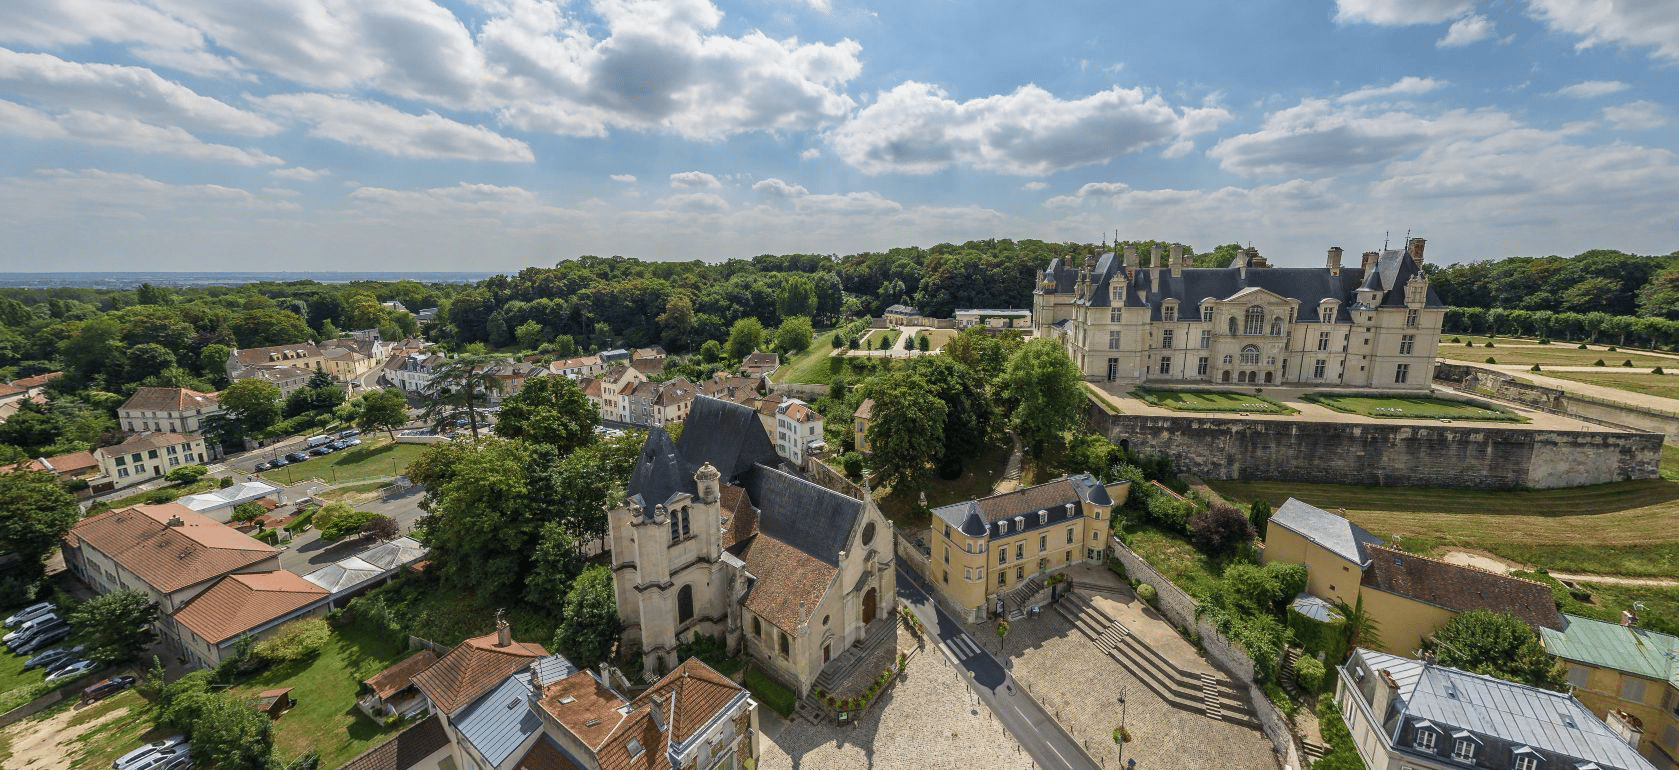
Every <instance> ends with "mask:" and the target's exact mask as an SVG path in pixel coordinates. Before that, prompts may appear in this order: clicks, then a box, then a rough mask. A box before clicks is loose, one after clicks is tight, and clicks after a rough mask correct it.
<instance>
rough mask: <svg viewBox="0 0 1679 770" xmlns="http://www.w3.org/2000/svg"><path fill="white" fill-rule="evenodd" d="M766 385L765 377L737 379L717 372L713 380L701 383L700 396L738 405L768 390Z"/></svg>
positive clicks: (712, 376) (712, 377) (725, 373)
mask: <svg viewBox="0 0 1679 770" xmlns="http://www.w3.org/2000/svg"><path fill="white" fill-rule="evenodd" d="M766 384H767V381H766V380H765V379H764V378H763V377H737V376H734V375H731V374H728V373H727V372H717V373H715V374H713V375H711V379H709V380H706V381H705V382H702V383H700V394H701V395H705V396H711V397H712V398H720V399H722V400H724V401H733V402H735V403H737V404H738V403H744V400H745V399H747V398H749V397H753V396H757V395H758V394H759V393H761V392H763V391H764V390H766V389H767V387H766Z"/></svg>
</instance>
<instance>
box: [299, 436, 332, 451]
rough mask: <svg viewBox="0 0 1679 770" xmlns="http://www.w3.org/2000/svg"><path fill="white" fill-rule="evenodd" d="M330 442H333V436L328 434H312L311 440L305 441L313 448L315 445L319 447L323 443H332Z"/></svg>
mask: <svg viewBox="0 0 1679 770" xmlns="http://www.w3.org/2000/svg"><path fill="white" fill-rule="evenodd" d="M330 443H332V437H331V436H326V435H321V436H310V437H309V440H308V441H307V442H305V444H306V445H307V446H308V447H309V448H311V449H313V448H315V447H318V446H321V445H322V444H330Z"/></svg>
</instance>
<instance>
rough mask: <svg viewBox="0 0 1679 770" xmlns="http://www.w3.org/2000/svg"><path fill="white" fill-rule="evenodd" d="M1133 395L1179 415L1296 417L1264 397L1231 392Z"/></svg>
mask: <svg viewBox="0 0 1679 770" xmlns="http://www.w3.org/2000/svg"><path fill="white" fill-rule="evenodd" d="M1131 395H1132V396H1133V397H1135V398H1137V399H1138V400H1140V401H1144V402H1147V403H1150V404H1153V405H1155V406H1162V407H1165V408H1167V409H1171V410H1174V411H1178V412H1257V413H1260V414H1294V412H1295V410H1293V409H1290V408H1289V407H1286V406H1283V405H1282V404H1279V403H1277V402H1275V401H1272V400H1271V399H1269V398H1265V397H1264V396H1259V395H1253V394H1247V393H1236V392H1234V391H1228V390H1161V389H1157V388H1137V389H1136V390H1133V391H1131Z"/></svg>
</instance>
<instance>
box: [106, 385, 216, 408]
mask: <svg viewBox="0 0 1679 770" xmlns="http://www.w3.org/2000/svg"><path fill="white" fill-rule="evenodd" d="M220 398H221V397H220V396H218V395H217V394H215V393H200V392H198V391H196V390H189V389H187V388H140V389H139V390H136V391H134V395H132V396H129V397H128V400H127V401H124V402H122V406H121V407H118V409H119V410H129V409H138V410H144V411H149V412H192V411H197V410H199V409H215V408H218V407H220V406H221V401H220Z"/></svg>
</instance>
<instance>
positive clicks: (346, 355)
mask: <svg viewBox="0 0 1679 770" xmlns="http://www.w3.org/2000/svg"><path fill="white" fill-rule="evenodd" d="M320 351H321V359H322V361H323V362H324V364H325V369H326V372H327V374H330V375H332V378H333V379H334V380H337V381H338V382H353V381H355V380H357V379H359V378H361V376H362V375H365V374H367V373H368V372H371V371H373V370H374V369H377V368H379V367H380V366H382V365H383V364H384V363H385V359H386V358H387V357H389V355H390V350H389V348H388V347H387V346H386V345H385V343H384V340H382V339H381V338H380V337H379V330H378V329H362V330H359V331H353V332H350V335H349V336H348V337H339V338H338V339H332V340H322V341H321V344H320Z"/></svg>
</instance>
